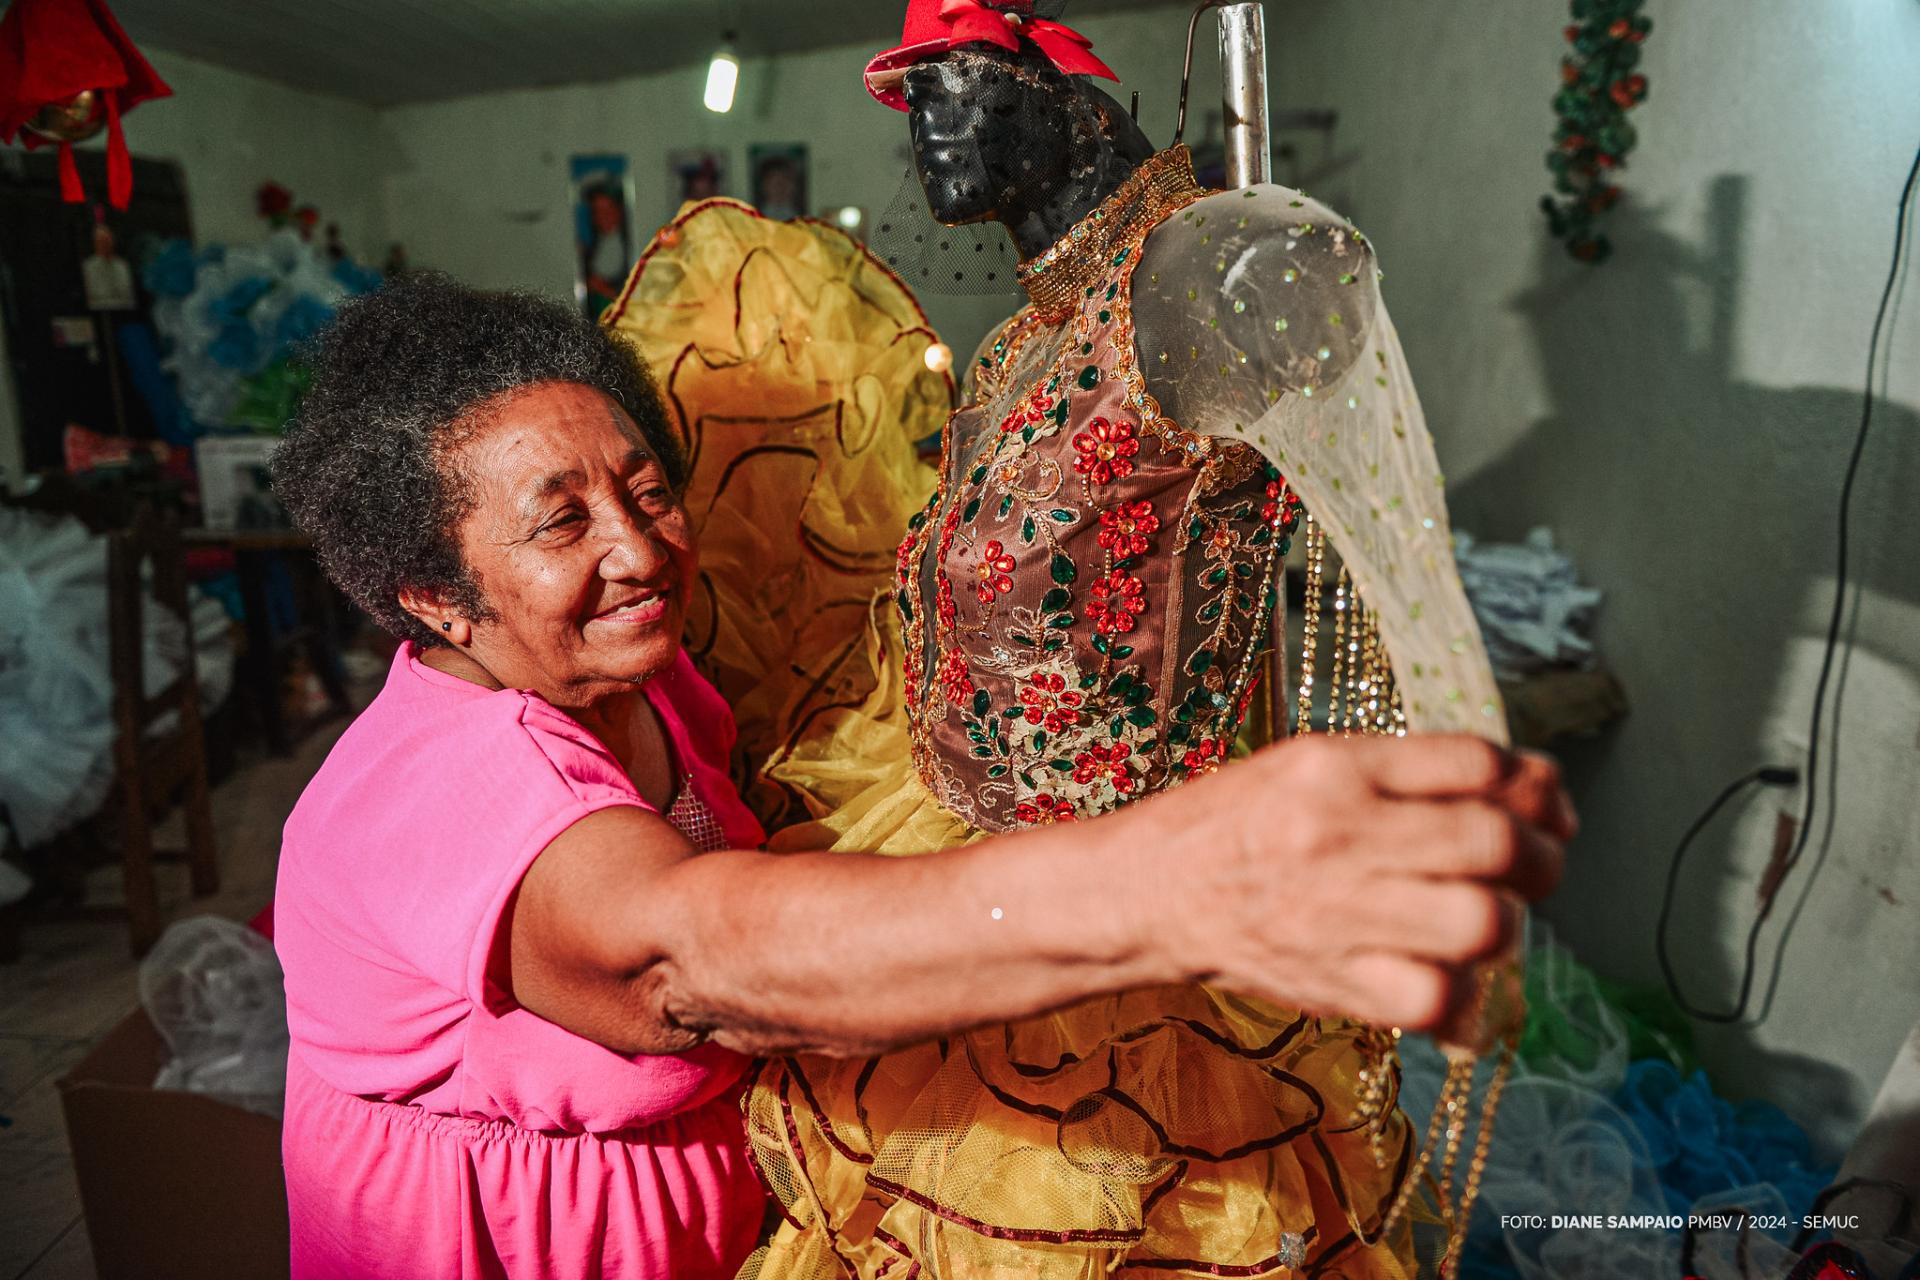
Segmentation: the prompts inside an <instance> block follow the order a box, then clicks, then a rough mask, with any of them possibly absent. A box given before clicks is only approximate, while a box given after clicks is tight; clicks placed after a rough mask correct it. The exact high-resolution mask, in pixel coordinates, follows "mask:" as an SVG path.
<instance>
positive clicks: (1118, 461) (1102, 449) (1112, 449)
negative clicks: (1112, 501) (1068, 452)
mask: <svg viewBox="0 0 1920 1280" xmlns="http://www.w3.org/2000/svg"><path fill="white" fill-rule="evenodd" d="M1073 448H1074V452H1075V454H1076V455H1077V456H1076V457H1075V458H1074V460H1073V469H1074V470H1075V471H1078V472H1079V473H1080V474H1081V475H1083V476H1086V477H1087V478H1088V479H1090V480H1092V481H1093V482H1094V483H1095V484H1106V483H1107V482H1108V481H1109V480H1121V479H1125V478H1126V477H1127V476H1130V475H1132V474H1133V456H1134V455H1135V454H1136V453H1139V452H1140V442H1139V441H1138V440H1136V439H1134V438H1133V424H1132V423H1131V422H1109V421H1108V420H1107V419H1105V418H1095V419H1094V420H1093V421H1091V422H1089V423H1088V424H1087V429H1086V430H1085V431H1082V432H1079V433H1078V434H1076V435H1075V436H1074V437H1073Z"/></svg>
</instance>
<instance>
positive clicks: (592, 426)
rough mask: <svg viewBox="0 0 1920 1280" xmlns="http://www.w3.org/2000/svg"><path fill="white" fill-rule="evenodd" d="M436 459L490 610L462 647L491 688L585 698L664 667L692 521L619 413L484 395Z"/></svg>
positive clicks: (559, 400) (567, 393)
mask: <svg viewBox="0 0 1920 1280" xmlns="http://www.w3.org/2000/svg"><path fill="white" fill-rule="evenodd" d="M448 464H449V465H450V466H451V467H453V468H454V469H455V471H456V473H457V474H459V475H460V476H461V477H462V478H463V479H464V482H465V484H466V485H467V486H468V491H469V494H470V496H471V498H472V500H473V501H472V507H471V509H470V510H469V511H468V512H467V514H466V517H465V518H464V519H463V520H462V521H461V523H460V528H459V535H460V546H461V552H462V555H463V556H464V557H465V560H466V563H467V566H468V568H469V569H471V570H472V572H473V574H474V576H475V577H476V578H477V579H478V580H479V583H480V590H481V592H482V594H483V595H484V597H485V599H486V601H487V604H488V605H489V607H490V609H491V612H492V616H491V617H489V618H486V619H475V620H471V626H472V634H471V641H470V643H469V644H468V645H467V652H468V653H469V654H471V655H472V657H473V658H474V659H476V660H477V661H478V662H479V663H480V664H481V665H482V666H484V667H485V668H486V669H487V671H488V672H489V673H490V674H491V675H492V676H493V677H494V679H496V680H498V681H500V682H501V683H502V684H504V685H507V686H509V687H512V688H520V689H531V690H533V691H535V692H537V693H539V694H540V695H541V696H543V697H545V698H546V699H547V700H548V701H550V702H552V703H554V704H555V705H556V706H562V707H579V706H585V705H588V704H590V703H592V702H594V701H597V700H598V699H600V698H602V697H606V696H608V695H610V694H614V693H622V692H631V691H632V689H633V688H634V686H635V685H637V684H640V683H642V682H644V681H646V680H648V679H649V678H651V677H653V676H655V675H657V674H659V673H660V672H662V671H664V670H666V669H667V668H668V667H669V666H670V665H671V664H672V663H673V660H674V658H675V656H676V655H677V654H678V652H679V649H680V635H681V628H682V625H683V624H684V623H685V621H686V614H687V601H688V599H689V597H690V595H691V592H692V590H693V582H694V576H695V574H696V573H697V572H698V569H699V553H698V548H697V544H696V540H695V538H694V533H693V526H692V522H691V521H690V520H689V519H688V518H687V512H686V509H685V508H684V507H682V506H681V505H680V497H679V495H678V494H677V493H675V492H674V491H673V488H672V486H671V485H670V484H669V483H668V480H667V472H666V469H665V468H664V467H663V466H662V465H661V461H660V459H659V458H658V457H657V456H656V455H655V453H654V451H653V450H652V449H651V448H649V447H648V445H647V442H646V440H645V438H644V437H643V436H642V435H641V433H640V429H639V428H638V427H636V426H635V425H634V423H633V420H632V419H631V418H630V417H628V416H627V414H626V411H625V410H623V409H621V408H620V406H619V405H617V404H615V403H614V401H613V400H611V399H609V398H608V397H607V396H606V395H604V394H603V393H601V392H599V391H596V390H594V389H592V388H590V387H584V386H580V385H578V384H575V383H566V382H545V383H539V384H536V385H534V386H531V387H526V388H523V389H522V390H520V391H516V392H514V393H512V394H511V395H509V396H507V397H505V398H503V399H501V400H499V401H497V402H495V403H494V404H492V405H489V406H488V407H487V408H486V409H485V411H483V412H482V413H481V414H480V415H479V417H478V419H477V421H476V423H475V425H474V427H473V429H472V432H471V434H469V435H468V436H467V437H466V438H465V439H464V440H462V441H461V442H460V443H459V444H458V445H457V446H455V448H454V450H453V456H452V457H451V458H449V459H448Z"/></svg>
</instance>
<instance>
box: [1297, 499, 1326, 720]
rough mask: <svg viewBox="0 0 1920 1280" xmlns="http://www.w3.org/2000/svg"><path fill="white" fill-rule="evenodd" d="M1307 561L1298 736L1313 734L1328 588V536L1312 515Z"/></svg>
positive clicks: (1308, 524) (1308, 520)
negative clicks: (1315, 675) (1324, 593)
mask: <svg viewBox="0 0 1920 1280" xmlns="http://www.w3.org/2000/svg"><path fill="white" fill-rule="evenodd" d="M1301 541H1302V543H1303V544H1304V546H1305V548H1306V558H1307V598H1306V607H1305V608H1304V609H1302V610H1301V615H1302V623H1303V626H1304V631H1303V634H1302V636H1301V639H1300V699H1299V703H1298V706H1299V713H1298V715H1297V716H1296V717H1295V719H1294V722H1293V731H1294V732H1295V733H1311V732H1313V669H1314V663H1315V662H1316V661H1317V660H1318V658H1319V655H1320V593H1321V591H1322V589H1323V588H1324V586H1325V581H1324V574H1325V572H1326V567H1327V566H1326V562H1327V535H1326V533H1325V532H1324V531H1322V530H1321V528H1320V523H1319V521H1317V520H1315V519H1314V518H1313V516H1312V515H1311V514H1309V515H1308V516H1307V517H1306V532H1305V533H1304V534H1302V535H1301Z"/></svg>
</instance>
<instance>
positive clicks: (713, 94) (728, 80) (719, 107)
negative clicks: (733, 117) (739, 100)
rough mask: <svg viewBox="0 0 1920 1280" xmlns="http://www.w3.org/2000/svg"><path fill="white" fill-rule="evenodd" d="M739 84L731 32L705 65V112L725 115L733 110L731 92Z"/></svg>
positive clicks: (738, 60)
mask: <svg viewBox="0 0 1920 1280" xmlns="http://www.w3.org/2000/svg"><path fill="white" fill-rule="evenodd" d="M739 84H740V59H739V57H738V56H737V55H736V54H735V53H734V51H733V32H731V31H729V32H727V34H726V36H725V37H724V38H723V39H722V40H721V42H720V48H719V49H718V50H717V51H716V52H715V53H714V55H713V61H712V62H710V63H708V64H707V92H706V96H705V98H704V101H705V102H706V104H707V110H709V111H715V112H719V113H720V114H722V115H724V114H725V113H727V112H729V111H731V110H733V91H734V89H735V88H736V87H738V85H739Z"/></svg>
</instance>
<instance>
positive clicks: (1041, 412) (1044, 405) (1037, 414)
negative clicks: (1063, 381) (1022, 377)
mask: <svg viewBox="0 0 1920 1280" xmlns="http://www.w3.org/2000/svg"><path fill="white" fill-rule="evenodd" d="M1051 408H1053V397H1052V396H1050V395H1048V394H1047V393H1046V392H1044V391H1042V392H1040V394H1038V395H1036V396H1035V397H1034V398H1033V399H1032V400H1030V401H1028V402H1027V421H1028V422H1032V423H1038V422H1039V421H1040V420H1041V419H1042V418H1044V417H1046V416H1047V411H1048V410H1049V409H1051Z"/></svg>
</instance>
